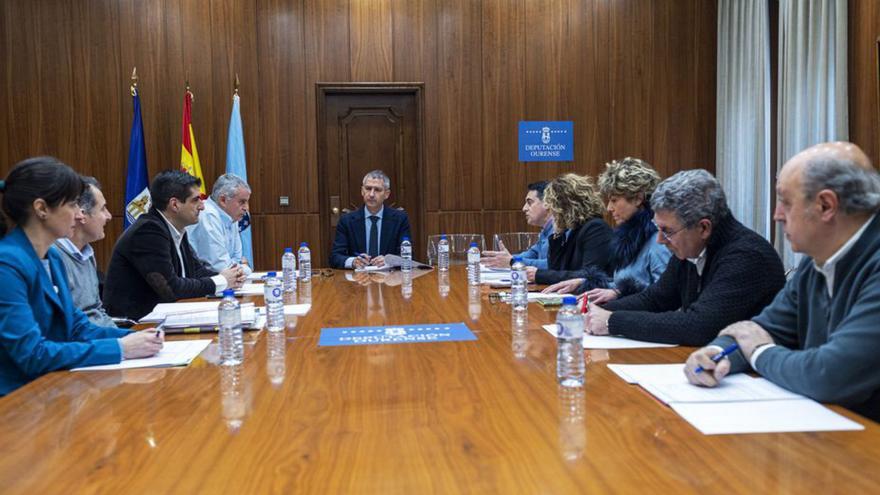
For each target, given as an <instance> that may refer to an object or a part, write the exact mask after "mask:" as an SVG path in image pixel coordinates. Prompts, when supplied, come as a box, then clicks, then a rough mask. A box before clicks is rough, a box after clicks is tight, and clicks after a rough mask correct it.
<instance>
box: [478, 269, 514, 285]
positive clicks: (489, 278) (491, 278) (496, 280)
mask: <svg viewBox="0 0 880 495" xmlns="http://www.w3.org/2000/svg"><path fill="white" fill-rule="evenodd" d="M480 283H481V284H484V285H491V286H493V287H510V270H501V271H491V272H483V271H482V270H481V271H480Z"/></svg>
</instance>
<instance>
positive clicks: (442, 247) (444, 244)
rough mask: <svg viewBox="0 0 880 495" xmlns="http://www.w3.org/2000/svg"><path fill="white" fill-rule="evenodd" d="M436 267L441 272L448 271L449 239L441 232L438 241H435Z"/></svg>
mask: <svg viewBox="0 0 880 495" xmlns="http://www.w3.org/2000/svg"><path fill="white" fill-rule="evenodd" d="M437 269H438V270H440V271H441V272H448V271H449V239H447V238H446V234H441V235H440V242H438V243H437Z"/></svg>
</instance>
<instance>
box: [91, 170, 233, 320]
mask: <svg viewBox="0 0 880 495" xmlns="http://www.w3.org/2000/svg"><path fill="white" fill-rule="evenodd" d="M200 184H201V179H199V178H197V177H193V176H192V175H189V174H187V173H186V172H181V171H178V170H166V171H164V172H161V173H159V174H158V175H157V176H156V177H155V178H154V179H153V182H152V183H151V184H150V198H151V199H152V202H153V205H152V206H151V207H150V211H149V212H147V213H145V214H143V215H141V216H139V217H138V219H137V221H136V222H135V223H134V224H133V225H132V226H131V227H129V228H128V230H126V231H125V233H124V234H122V237H120V238H119V241H117V242H116V246H115V247H114V248H113V255H112V256H111V258H110V267H109V268H108V270H107V283H106V284H105V286H104V303H105V304H106V305H107V311H108V312H109V313H110V314H111V315H113V316H122V317H126V318H132V319H139V318H141V317H143V316H144V315H146V314H147V313H149V312H150V311H152V309H153V307H154V306H156V304H157V303H160V302H174V301H176V300H178V299H185V298H191V297H203V296H207V295H209V294H214V293H216V292H220V291H222V290H223V289H226V288H229V289H235V288H238V287H240V286H241V285H242V284H243V283H244V280H245V274H244V271H243V270H242V268H241V266H238V265H237V266H233V267H229V268H226V269H224V270H222V271H221V272H220V273H217V272H215V271H213V270H211V269H210V268H208V266H207V265H205V263H203V262H202V260H200V259H199V258H198V257H197V256H196V255H195V253H193V250H192V248H191V247H190V244H189V241H188V240H187V233H186V230H185V229H186V227H188V226H190V225H194V224H196V223H198V221H199V213H200V212H201V211H202V210H204V209H205V203H204V202H203V201H202V198H201V196H200V194H199V185H200Z"/></svg>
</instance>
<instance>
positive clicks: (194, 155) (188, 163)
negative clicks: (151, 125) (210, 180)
mask: <svg viewBox="0 0 880 495" xmlns="http://www.w3.org/2000/svg"><path fill="white" fill-rule="evenodd" d="M192 100H193V94H192V92H190V90H189V84H187V85H186V93H184V95H183V129H182V131H183V146H182V148H181V150H180V170H182V171H184V172H186V173H188V174H190V175H192V176H195V177H198V178H199V179H202V185H201V186H200V187H199V190H200V191H201V193H202V197H203V198H204V197H206V195H205V176H204V175H202V165H201V163H199V151H198V150H197V149H196V136H195V134H194V133H193V127H192Z"/></svg>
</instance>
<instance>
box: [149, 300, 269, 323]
mask: <svg viewBox="0 0 880 495" xmlns="http://www.w3.org/2000/svg"><path fill="white" fill-rule="evenodd" d="M255 319H256V312H255V308H254V303H245V304H242V305H241V323H242V325H245V326H250V325H251V324H253V323H254V320H255ZM219 324H220V314H219V312H218V310H217V309H213V310H206V311H192V312H189V313H184V314H173V315H168V317H167V318H165V321H164V322H163V325H164V326H166V327H168V328H184V327H210V326H218V325H219Z"/></svg>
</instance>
